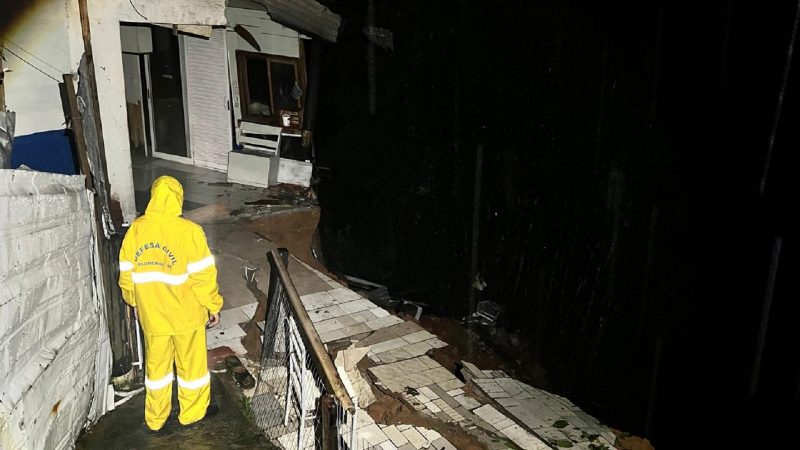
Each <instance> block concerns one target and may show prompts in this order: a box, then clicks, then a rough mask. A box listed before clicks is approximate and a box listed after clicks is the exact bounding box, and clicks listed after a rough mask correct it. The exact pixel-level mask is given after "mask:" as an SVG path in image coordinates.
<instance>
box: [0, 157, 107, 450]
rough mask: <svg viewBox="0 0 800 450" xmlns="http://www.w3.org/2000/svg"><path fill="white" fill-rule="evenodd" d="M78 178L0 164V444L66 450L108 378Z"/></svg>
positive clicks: (102, 396) (88, 217) (93, 411)
mask: <svg viewBox="0 0 800 450" xmlns="http://www.w3.org/2000/svg"><path fill="white" fill-rule="evenodd" d="M93 210H94V207H93V204H92V201H91V198H90V197H89V196H87V191H86V189H85V188H84V179H83V177H81V176H66V175H57V174H49V173H41V172H29V171H20V170H0V448H7V449H19V448H35V449H39V448H47V449H59V448H69V447H71V446H72V445H73V443H74V441H75V438H76V437H77V436H78V433H79V432H80V430H81V429H82V428H83V427H84V426H86V425H87V424H88V423H92V422H94V421H95V420H97V419H98V418H99V417H100V416H101V415H102V414H104V413H105V412H106V405H107V398H106V396H107V395H108V384H109V376H110V367H111V366H110V359H111V358H110V356H111V355H110V353H111V348H110V345H109V342H108V327H107V325H106V322H105V320H106V319H105V317H106V315H105V306H104V305H105V304H104V302H103V299H102V298H101V296H102V295H103V294H102V292H103V290H102V289H98V285H97V284H96V283H98V282H101V281H100V280H98V279H97V277H96V274H97V271H96V270H95V267H96V265H97V262H98V260H97V251H96V243H95V241H94V239H95V236H96V235H97V234H96V230H94V218H93Z"/></svg>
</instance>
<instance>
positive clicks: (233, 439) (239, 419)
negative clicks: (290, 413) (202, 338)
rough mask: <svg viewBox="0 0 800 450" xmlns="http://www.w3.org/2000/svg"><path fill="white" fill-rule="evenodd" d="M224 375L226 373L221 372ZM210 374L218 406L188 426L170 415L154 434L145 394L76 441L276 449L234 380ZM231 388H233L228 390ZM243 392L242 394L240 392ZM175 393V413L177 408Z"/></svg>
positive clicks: (85, 445) (92, 445)
mask: <svg viewBox="0 0 800 450" xmlns="http://www.w3.org/2000/svg"><path fill="white" fill-rule="evenodd" d="M220 376H221V377H226V376H227V375H225V374H222V375H220ZM220 376H218V375H216V374H212V376H211V403H212V404H216V405H218V406H219V411H218V412H217V413H216V414H215V415H213V416H212V417H207V418H205V419H203V420H202V421H200V422H198V423H196V424H192V425H189V426H186V427H184V426H182V425H181V424H179V423H178V419H177V415H175V416H173V417H170V419H169V420H168V421H167V424H166V425H165V426H164V428H162V429H161V431H159V432H158V433H153V432H151V431H149V430H148V429H147V427H146V426H145V424H144V393H140V394H137V395H136V396H135V397H134V398H132V399H131V400H129V401H128V402H126V403H124V404H122V405H120V406H119V407H117V408H116V409H115V410H114V411H111V412H110V413H108V414H106V415H105V416H103V417H102V418H101V419H100V420H99V421H98V422H97V424H95V425H94V426H93V427H91V428H90V429H89V430H88V431H86V432H85V433H84V434H83V435H81V437H80V438H78V441H77V442H76V443H75V448H76V449H87V450H88V449H112V448H113V449H165V450H166V449H187V450H188V449H192V450H203V449H221V448H226V449H229V448H230V449H236V448H240V449H244V448H247V449H254V448H267V449H272V448H275V447H274V446H273V445H272V444H270V443H269V441H268V440H267V438H266V437H264V435H262V434H260V433H259V431H258V429H257V428H256V427H255V426H254V425H253V424H252V423H251V422H250V421H249V420H248V419H247V417H246V416H245V412H244V410H245V406H244V404H243V403H241V401H239V400H237V398H236V397H234V396H233V394H232V393H231V392H232V389H235V388H233V387H232V386H230V385H229V387H226V386H225V385H223V383H225V384H228V383H231V382H232V381H230V380H228V379H225V380H223V379H221V378H220ZM229 389H231V390H230V391H229ZM239 395H241V394H239ZM177 405H178V400H177V395H176V393H175V392H173V399H172V407H173V412H175V411H176V410H177Z"/></svg>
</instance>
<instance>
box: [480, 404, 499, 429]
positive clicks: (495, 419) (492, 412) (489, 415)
mask: <svg viewBox="0 0 800 450" xmlns="http://www.w3.org/2000/svg"><path fill="white" fill-rule="evenodd" d="M472 413H473V414H475V415H476V416H478V417H480V418H481V419H483V420H484V421H486V422H488V423H489V425H492V426H494V424H496V423H499V422H501V421H503V420H505V419H506V416H504V415H503V414H501V413H500V411H498V410H496V409H494V407H492V405H483V406H481V407H480V408H475V409H474V410H473V411H472Z"/></svg>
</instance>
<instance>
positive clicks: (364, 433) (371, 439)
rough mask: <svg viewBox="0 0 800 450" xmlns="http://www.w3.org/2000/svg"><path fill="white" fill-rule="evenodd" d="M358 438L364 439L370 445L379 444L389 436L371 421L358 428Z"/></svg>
mask: <svg viewBox="0 0 800 450" xmlns="http://www.w3.org/2000/svg"><path fill="white" fill-rule="evenodd" d="M358 439H359V440H361V441H366V442H368V443H369V444H370V445H380V444H381V443H382V442H385V441H388V440H389V437H388V436H386V433H384V432H383V430H381V428H380V427H379V426H378V425H376V424H374V423H373V424H369V425H367V426H365V427H361V428H359V429H358Z"/></svg>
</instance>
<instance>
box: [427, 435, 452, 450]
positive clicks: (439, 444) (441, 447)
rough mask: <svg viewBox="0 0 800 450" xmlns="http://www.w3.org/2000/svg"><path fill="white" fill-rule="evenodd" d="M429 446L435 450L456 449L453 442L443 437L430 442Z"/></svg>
mask: <svg viewBox="0 0 800 450" xmlns="http://www.w3.org/2000/svg"><path fill="white" fill-rule="evenodd" d="M431 446H432V447H433V448H434V449H436V450H456V448H455V447H454V446H453V444H451V443H450V441H448V440H447V439H445V438H443V437H442V438H439V439H436V440H435V441H433V443H431Z"/></svg>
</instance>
